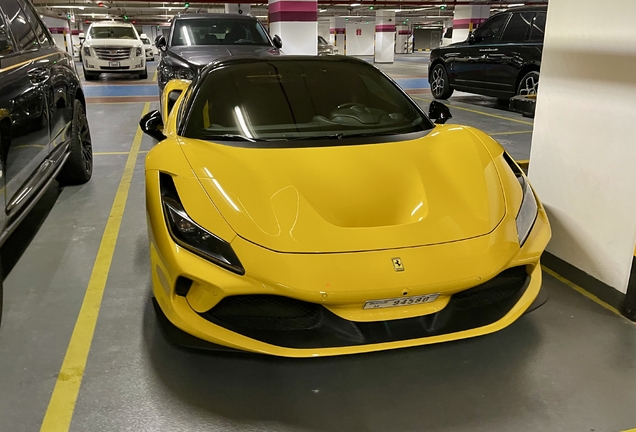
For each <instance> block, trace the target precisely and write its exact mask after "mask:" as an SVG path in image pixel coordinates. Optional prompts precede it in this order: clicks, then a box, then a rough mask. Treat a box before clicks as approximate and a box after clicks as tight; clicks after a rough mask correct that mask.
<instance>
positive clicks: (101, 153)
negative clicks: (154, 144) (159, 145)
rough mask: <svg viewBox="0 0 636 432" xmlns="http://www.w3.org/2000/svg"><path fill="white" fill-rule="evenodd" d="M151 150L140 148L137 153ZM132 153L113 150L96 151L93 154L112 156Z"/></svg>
mask: <svg viewBox="0 0 636 432" xmlns="http://www.w3.org/2000/svg"><path fill="white" fill-rule="evenodd" d="M149 151H150V150H139V151H138V152H137V153H139V154H145V153H148V152H149ZM127 154H130V152H129V151H111V152H94V153H93V156H111V155H127Z"/></svg>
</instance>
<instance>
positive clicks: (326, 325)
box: [201, 267, 529, 348]
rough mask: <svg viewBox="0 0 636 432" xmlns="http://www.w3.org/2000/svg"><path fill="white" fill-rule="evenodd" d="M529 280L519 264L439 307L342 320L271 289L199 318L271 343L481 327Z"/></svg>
mask: <svg viewBox="0 0 636 432" xmlns="http://www.w3.org/2000/svg"><path fill="white" fill-rule="evenodd" d="M528 282H529V277H528V274H527V272H526V269H525V267H514V268H511V269H507V270H505V271H503V272H502V273H500V274H499V275H497V276H496V277H495V278H493V279H491V280H489V281H487V282H485V283H483V284H481V285H478V286H476V287H474V288H471V289H468V290H466V291H462V292H460V293H458V294H455V295H453V296H452V297H451V300H450V302H449V304H448V306H446V307H445V308H444V309H442V310H441V311H440V312H437V313H434V314H429V315H424V316H421V317H414V318H404V319H395V320H390V321H375V322H354V321H348V320H345V319H343V318H340V317H339V316H337V315H335V314H334V313H332V312H330V311H329V310H328V309H326V308H325V307H323V306H322V305H319V304H314V303H308V302H303V301H300V300H295V299H291V298H288V297H281V296H274V295H239V296H231V297H226V298H224V299H223V300H221V301H220V302H219V303H218V304H217V305H216V306H215V307H213V308H212V309H211V310H209V311H208V312H205V313H202V314H201V316H203V317H204V318H205V319H207V320H209V321H211V322H213V323H215V324H217V325H220V326H222V327H225V328H227V329H228V330H231V331H234V332H236V333H239V334H242V335H244V336H247V337H250V338H252V339H256V340H260V341H263V342H266V343H269V344H272V345H278V346H283V347H289V348H326V347H337V346H352V345H363V344H373V343H382V342H390V341H399V340H408V339H416V338H422V337H428V336H437V335H440V334H448V333H454V332H459V331H463V330H468V329H471V328H478V327H483V326H485V325H488V324H492V323H493V322H496V321H498V320H500V319H501V318H503V316H504V315H505V314H506V313H507V312H508V311H509V310H510V309H511V308H512V307H513V306H514V305H515V304H516V303H517V302H518V301H519V298H520V297H521V295H523V293H524V291H525V288H526V287H527V285H528Z"/></svg>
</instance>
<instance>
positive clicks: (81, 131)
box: [77, 110, 93, 173]
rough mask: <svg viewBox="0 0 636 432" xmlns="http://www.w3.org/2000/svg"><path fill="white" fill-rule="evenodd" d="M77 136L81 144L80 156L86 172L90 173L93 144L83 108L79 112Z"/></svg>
mask: <svg viewBox="0 0 636 432" xmlns="http://www.w3.org/2000/svg"><path fill="white" fill-rule="evenodd" d="M77 120H78V125H77V126H78V128H77V138H78V139H79V142H80V143H81V146H82V157H83V159H84V167H85V168H86V172H88V173H90V172H92V170H93V144H92V142H91V134H90V130H89V128H88V121H87V120H86V114H85V113H84V110H81V111H80V113H79V118H78V119H77Z"/></svg>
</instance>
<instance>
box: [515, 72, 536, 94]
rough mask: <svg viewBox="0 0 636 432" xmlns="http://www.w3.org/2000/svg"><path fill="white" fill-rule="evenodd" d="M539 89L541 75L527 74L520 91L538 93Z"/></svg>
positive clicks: (520, 92) (521, 92)
mask: <svg viewBox="0 0 636 432" xmlns="http://www.w3.org/2000/svg"><path fill="white" fill-rule="evenodd" d="M538 90H539V77H538V76H535V75H528V76H526V78H525V80H524V81H523V85H522V86H521V89H520V91H519V94H520V95H536V94H537V91H538Z"/></svg>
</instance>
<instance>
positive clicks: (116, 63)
mask: <svg viewBox="0 0 636 432" xmlns="http://www.w3.org/2000/svg"><path fill="white" fill-rule="evenodd" d="M108 66H110V67H119V62H110V63H108Z"/></svg>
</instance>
